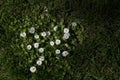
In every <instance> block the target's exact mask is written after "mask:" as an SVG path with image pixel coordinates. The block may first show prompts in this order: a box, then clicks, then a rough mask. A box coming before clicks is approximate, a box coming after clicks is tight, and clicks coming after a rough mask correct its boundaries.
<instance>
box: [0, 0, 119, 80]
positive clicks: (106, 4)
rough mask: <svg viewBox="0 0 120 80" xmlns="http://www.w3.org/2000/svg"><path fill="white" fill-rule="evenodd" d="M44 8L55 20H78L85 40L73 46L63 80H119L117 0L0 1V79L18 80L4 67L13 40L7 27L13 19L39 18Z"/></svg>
mask: <svg viewBox="0 0 120 80" xmlns="http://www.w3.org/2000/svg"><path fill="white" fill-rule="evenodd" d="M43 5H46V6H48V7H49V9H50V14H51V15H52V16H54V17H56V18H57V19H60V18H64V19H65V20H66V21H67V22H69V21H73V20H76V21H80V22H81V24H82V25H83V27H84V33H83V35H84V40H83V42H82V43H80V42H79V43H78V44H77V45H76V49H75V50H74V52H73V53H72V56H71V58H70V60H69V61H70V63H71V64H70V65H71V71H68V73H66V75H65V77H64V80H120V8H119V5H120V4H119V3H118V0H114V1H111V0H53V1H49V0H46V1H45V0H44V1H42V0H41V1H39V0H26V1H24V0H17V1H14V0H1V1H0V43H1V44H0V63H1V64H0V80H18V79H17V78H15V79H13V77H12V75H11V74H10V73H9V71H8V70H7V69H6V67H8V68H9V66H7V65H6V64H5V62H6V63H7V57H6V58H5V57H4V56H3V54H6V52H7V51H10V50H9V47H10V45H11V42H12V39H13V38H12V37H14V36H13V34H11V33H10V31H9V27H8V26H9V25H10V23H11V22H12V21H14V20H13V19H20V18H24V17H25V15H29V16H31V17H35V16H38V15H40V10H39V8H40V7H41V8H42V6H43ZM33 21H34V19H33ZM78 35H79V34H78ZM9 53H10V52H9ZM10 54H11V53H10ZM8 56H10V55H8ZM3 62H4V63H3ZM18 76H19V75H18ZM19 80H22V78H20V79H19Z"/></svg>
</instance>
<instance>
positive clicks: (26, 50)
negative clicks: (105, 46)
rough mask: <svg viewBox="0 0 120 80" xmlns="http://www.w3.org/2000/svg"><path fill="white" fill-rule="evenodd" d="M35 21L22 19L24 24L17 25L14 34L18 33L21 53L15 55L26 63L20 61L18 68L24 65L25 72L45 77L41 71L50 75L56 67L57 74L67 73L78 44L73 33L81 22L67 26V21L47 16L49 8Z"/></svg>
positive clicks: (18, 44) (27, 17)
mask: <svg viewBox="0 0 120 80" xmlns="http://www.w3.org/2000/svg"><path fill="white" fill-rule="evenodd" d="M35 20H36V21H35V22H32V19H31V18H30V17H29V16H26V18H25V19H23V20H21V21H23V22H20V20H19V21H18V23H15V24H19V26H18V27H16V30H15V31H17V35H16V36H17V37H16V38H17V39H16V41H17V42H16V43H17V44H16V45H17V48H19V50H20V52H19V54H17V53H15V55H17V56H19V57H20V58H21V59H20V60H23V61H18V62H19V63H18V66H21V65H23V66H24V67H23V69H22V70H25V71H27V72H31V73H32V74H34V73H37V74H42V73H41V72H42V71H43V72H44V71H47V72H50V73H51V71H52V70H54V69H53V68H54V67H57V68H55V69H56V70H55V71H56V72H57V71H59V70H61V69H65V70H66V69H67V68H69V66H68V62H67V58H69V56H71V52H72V49H73V47H74V45H75V42H76V41H75V39H74V38H75V34H76V31H74V30H75V28H78V23H77V22H70V23H65V21H64V19H61V20H60V21H57V20H56V19H55V18H53V17H52V16H51V15H50V14H48V9H46V8H45V11H44V12H43V13H42V14H41V15H40V16H38V17H35ZM21 23H22V24H21ZM15 24H14V25H15ZM14 25H12V26H14ZM73 28H74V29H73ZM18 46H19V47H18ZM65 70H64V71H65ZM61 75H65V74H62V73H61Z"/></svg>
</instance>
